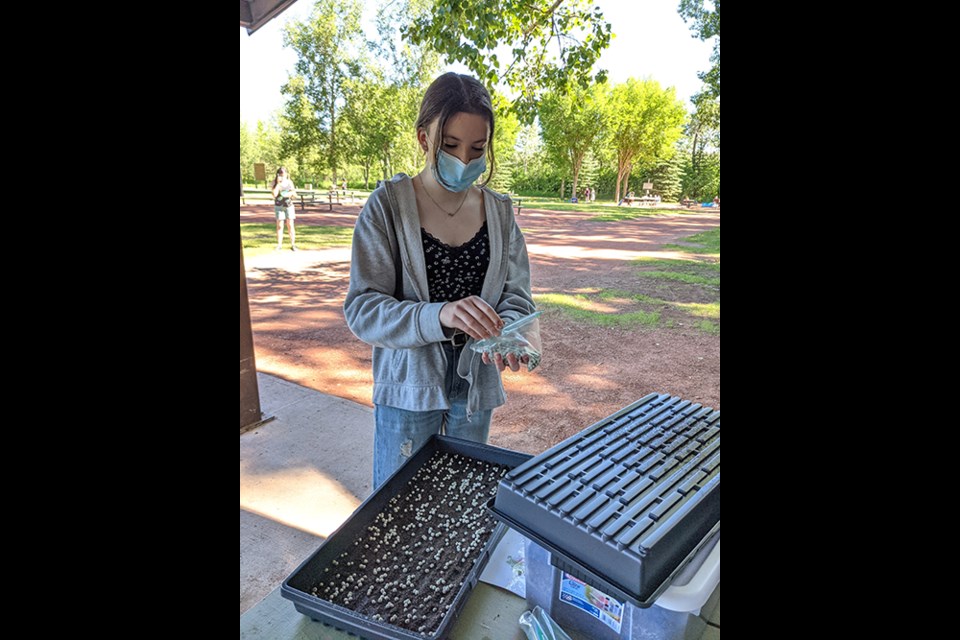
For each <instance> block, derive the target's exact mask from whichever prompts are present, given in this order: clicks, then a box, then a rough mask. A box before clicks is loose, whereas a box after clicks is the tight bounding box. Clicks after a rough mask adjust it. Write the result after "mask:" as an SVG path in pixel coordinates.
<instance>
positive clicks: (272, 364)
mask: <svg viewBox="0 0 960 640" xmlns="http://www.w3.org/2000/svg"><path fill="white" fill-rule="evenodd" d="M334 209H335V210H334V211H333V212H325V211H317V210H315V209H311V210H310V211H309V212H307V213H305V214H300V213H299V212H298V217H297V222H298V224H301V225H302V224H314V225H317V224H320V225H339V226H348V227H352V226H353V223H354V221H355V220H356V215H357V213H358V212H359V207H358V206H352V207H351V206H343V207H335V208H334ZM592 215H593V214H585V213H567V212H562V213H561V212H551V211H538V210H527V209H524V210H523V213H522V214H521V215H520V217H519V219H518V220H519V223H520V227H521V228H522V229H523V232H524V235H525V237H526V239H527V246H528V249H529V252H530V262H531V278H532V282H533V291H534V293H535V294H537V293H567V294H571V293H577V292H580V291H584V290H590V289H597V288H601V289H623V288H624V282H627V281H629V280H630V279H631V278H634V279H635V275H634V273H635V269H636V267H634V266H632V265H631V264H630V261H631V260H633V259H635V258H638V257H641V256H650V257H672V256H675V255H676V254H674V253H671V252H670V251H668V250H664V249H663V247H662V245H663V244H667V243H671V242H673V241H675V240H677V239H679V238H682V237H685V236H689V235H692V234H695V233H700V232H702V231H706V230H709V229H712V228H715V227H718V226H719V225H720V215H719V214H717V213H701V214H684V215H677V216H658V217H650V218H638V219H635V220H627V221H621V222H591V221H589V218H590V217H591V216H592ZM240 221H241V222H273V207H272V206H270V205H254V206H245V207H244V206H242V207H241V208H240ZM349 260H350V254H349V249H344V248H337V249H327V250H323V251H299V252H297V253H293V252H290V251H282V252H276V253H271V254H269V255H264V256H258V257H255V258H247V260H246V268H247V280H248V287H249V292H250V311H251V315H252V318H253V330H254V342H255V347H256V357H257V368H258V369H259V370H260V371H264V372H267V373H271V374H274V375H277V376H280V377H282V378H286V379H288V380H292V381H294V382H297V383H299V384H302V385H304V386H306V387H310V388H312V389H317V390H319V391H323V392H325V393H329V394H332V395H336V396H340V397H343V398H348V399H350V400H354V401H356V402H360V403H363V404H367V405H370V397H371V389H372V384H373V382H372V376H371V372H370V347H369V346H368V345H366V344H364V343H362V342H360V341H359V340H357V339H356V338H355V337H354V336H353V334H352V333H350V330H349V329H348V328H347V326H346V324H345V322H344V319H343V312H342V305H343V298H344V295H345V294H346V289H347V283H348V279H349V271H350V264H349ZM541 320H542V322H541V332H542V337H543V341H544V359H543V363H542V364H541V366H540V367H539V368H538V369H537V370H536V371H534V372H533V373H526V372H518V373H512V372H510V371H507V372H505V374H504V384H505V387H506V389H507V394H508V396H509V399H508V401H507V404H506V405H504V406H503V407H501V408H500V409H498V410H497V411H495V412H494V417H493V425H492V428H491V434H490V442H491V444H495V445H498V446H503V447H507V448H510V449H516V450H518V451H526V452H530V453H537V452H540V451H542V450H544V449H546V448H548V447H549V446H551V445H553V444H555V443H557V442H559V441H560V440H562V439H564V438H566V437H568V436H570V435H572V434H574V433H576V432H578V431H580V430H582V429H584V428H586V427H588V426H590V425H591V424H593V423H594V422H596V421H598V420H600V419H601V418H603V417H605V416H607V415H609V414H611V413H613V412H614V411H616V410H617V409H620V408H621V407H623V406H625V405H627V404H629V403H630V402H633V401H634V400H637V399H638V398H640V397H642V396H644V395H646V394H647V393H650V392H653V391H658V392H665V393H671V394H674V395H678V396H681V397H683V398H686V399H688V400H693V401H696V402H701V403H703V404H705V405H708V406H712V407H714V408H720V336H719V335H711V334H707V333H704V332H702V331H699V330H697V329H695V328H694V327H691V326H675V327H672V328H644V327H640V328H630V329H622V328H604V327H598V326H595V325H591V324H585V323H583V322H577V321H574V320H571V319H569V318H568V317H567V316H566V315H564V314H562V313H561V312H560V311H558V310H556V309H547V310H546V311H545V312H544V314H543V316H542V318H541Z"/></svg>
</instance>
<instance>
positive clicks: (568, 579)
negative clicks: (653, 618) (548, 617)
mask: <svg viewBox="0 0 960 640" xmlns="http://www.w3.org/2000/svg"><path fill="white" fill-rule="evenodd" d="M560 600H561V601H563V602H566V603H567V604H569V605H571V606H574V607H576V608H578V609H581V610H583V611H585V612H586V613H587V614H589V615H591V616H593V617H594V618H596V619H598V620H599V621H600V622H602V623H603V624H605V625H607V626H608V627H610V628H611V629H613V630H614V631H616V632H617V633H620V624H621V618H623V603H621V602H619V601H618V600H614V599H613V598H611V597H610V596H608V595H607V594H605V593H604V592H602V591H600V590H599V589H596V588H594V587H591V586H590V585H588V584H587V583H585V582H583V581H582V580H578V579H577V578H574V577H573V576H572V575H570V574H569V573H564V574H562V577H561V579H560Z"/></svg>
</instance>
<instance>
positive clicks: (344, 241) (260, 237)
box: [240, 223, 353, 257]
mask: <svg viewBox="0 0 960 640" xmlns="http://www.w3.org/2000/svg"><path fill="white" fill-rule="evenodd" d="M296 231H297V248H298V249H303V250H311V249H327V248H329V247H346V246H350V243H351V242H352V240H353V228H352V227H322V226H313V225H297V227H296ZM240 237H241V238H242V239H243V251H244V255H246V256H248V257H249V256H256V255H262V254H264V253H268V252H270V251H273V248H274V247H275V246H276V245H277V226H276V224H273V223H266V224H254V223H244V224H241V225H240ZM283 247H284V248H285V249H287V250H289V249H290V236H289V235H288V233H287V228H286V226H284V229H283Z"/></svg>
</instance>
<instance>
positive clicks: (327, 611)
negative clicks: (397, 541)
mask: <svg viewBox="0 0 960 640" xmlns="http://www.w3.org/2000/svg"><path fill="white" fill-rule="evenodd" d="M437 452H447V453H454V454H458V455H461V456H465V457H467V458H472V459H474V460H479V461H481V462H489V463H491V464H498V465H502V466H505V467H507V468H514V467H516V466H517V465H520V464H522V463H524V462H526V461H527V460H529V459H530V457H531V456H530V455H529V454H525V453H519V452H516V451H509V450H507V449H499V448H497V447H491V446H489V445H485V444H480V443H477V442H470V441H467V440H461V439H459V438H451V437H448V436H440V435H434V436H432V437H431V438H430V439H429V440H428V441H427V442H426V444H424V445H423V447H421V448H420V449H419V450H418V451H417V452H416V453H414V454H413V456H411V457H410V459H409V460H407V461H406V463H404V465H403V466H402V467H400V468H399V469H398V470H397V471H396V472H395V473H394V474H393V475H392V476H390V478H389V479H388V480H387V481H386V482H385V483H384V484H383V485H382V486H380V488H379V489H377V490H376V491H374V492H373V493H372V494H371V495H370V496H369V497H368V498H367V499H366V500H364V501H363V504H361V505H360V506H359V507H357V509H356V511H354V512H353V514H352V515H351V516H350V517H349V518H347V520H346V521H345V522H344V523H343V524H342V525H341V526H340V527H339V528H338V529H337V530H336V531H334V532H333V533H332V534H330V537H328V538H327V539H326V540H325V541H324V542H323V543H322V544H321V545H320V548H319V549H317V551H315V552H314V553H313V554H312V555H311V556H310V557H309V558H307V559H306V560H304V561H303V563H301V564H300V566H299V567H297V569H296V570H294V572H293V573H291V574H290V576H289V577H287V579H286V580H284V581H283V583H282V584H281V586H280V595H281V596H282V597H284V598H286V599H287V600H291V601H292V602H293V604H294V606H295V607H296V609H297V611H299V612H300V613H302V614H304V615H307V616H309V617H310V618H312V619H314V620H317V621H319V622H323V623H325V624H329V625H332V626H334V627H336V628H338V629H341V630H343V631H346V632H348V633H351V634H356V635H358V636H360V637H362V638H368V639H370V640H397V639H401V640H403V639H405V640H438V639H440V638H446V637H447V635H448V632H449V629H450V627H451V626H452V624H453V623H454V621H455V620H456V618H457V617H458V616H459V614H460V611H461V610H462V608H463V606H464V605H465V604H466V600H467V598H468V596H469V595H470V592H471V591H472V590H473V588H474V586H475V585H476V583H477V580H478V579H479V576H480V573H481V572H482V571H483V569H484V567H485V566H486V564H487V561H488V560H489V557H490V552H491V551H492V549H493V547H495V546H496V545H497V543H498V542H499V541H500V538H502V537H503V534H504V533H505V531H506V529H505V527H504V526H503V525H501V524H497V525H496V527H495V528H494V532H493V533H492V535H491V536H490V538H489V539H488V540H487V542H486V544H485V545H484V547H483V548H482V549H481V551H480V553H479V555H478V556H477V558H476V560H475V561H474V564H473V566H472V567H471V568H470V570H469V572H468V573H467V575H466V576H465V577H464V579H463V583H462V585H461V586H460V588H459V591H458V592H457V594H456V596H455V597H454V599H453V600H452V603H451V605H450V608H449V609H448V611H447V614H446V615H445V616H444V617H443V619H442V621H441V622H440V625H439V627H437V628H436V629H435V630H431V633H417V632H414V631H410V630H408V629H404V628H401V627H397V626H394V625H392V624H389V623H387V622H382V621H378V620H375V619H373V618H371V617H369V616H366V615H363V614H360V613H357V612H356V611H353V610H351V609H348V608H346V607H343V606H341V605H339V604H336V603H334V602H331V601H328V600H324V599H322V598H320V597H317V596H315V595H313V594H311V593H310V590H311V586H312V585H314V584H316V582H317V580H318V579H319V578H320V577H321V576H322V575H323V570H324V569H325V568H327V567H329V566H331V563H333V561H334V560H336V559H337V557H338V556H340V554H341V553H342V552H343V551H345V550H346V549H347V548H349V547H350V546H351V545H352V544H354V542H355V541H356V540H357V539H358V538H359V537H360V536H361V535H362V534H363V532H364V531H365V530H366V529H367V527H368V525H370V524H371V523H372V522H374V520H375V519H376V516H377V514H379V513H380V512H381V511H382V510H384V509H385V508H386V506H387V505H388V503H389V502H390V500H391V499H392V498H393V497H394V496H397V495H399V494H401V493H402V492H403V491H404V489H405V487H406V486H407V483H408V482H409V481H410V480H411V479H412V478H413V477H414V476H415V475H416V473H417V471H418V470H419V469H420V468H421V467H422V466H423V465H424V464H426V463H427V462H428V461H429V460H430V459H431V458H432V457H433V455H434V454H435V453H437ZM321 507H322V505H321Z"/></svg>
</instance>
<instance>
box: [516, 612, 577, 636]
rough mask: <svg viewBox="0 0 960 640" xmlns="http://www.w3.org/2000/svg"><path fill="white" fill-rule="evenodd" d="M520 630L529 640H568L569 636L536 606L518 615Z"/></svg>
mask: <svg viewBox="0 0 960 640" xmlns="http://www.w3.org/2000/svg"><path fill="white" fill-rule="evenodd" d="M520 628H521V629H523V632H524V633H525V634H527V638H529V639H530V640H570V636H568V635H567V633H566V632H565V631H564V630H563V629H561V628H560V626H559V625H558V624H557V623H556V622H554V621H553V618H551V617H550V616H549V615H547V612H546V611H544V610H543V609H541V608H540V606H539V605H538V606H537V607H536V608H534V610H533V611H532V612H530V611H524V612H523V613H521V614H520Z"/></svg>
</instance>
